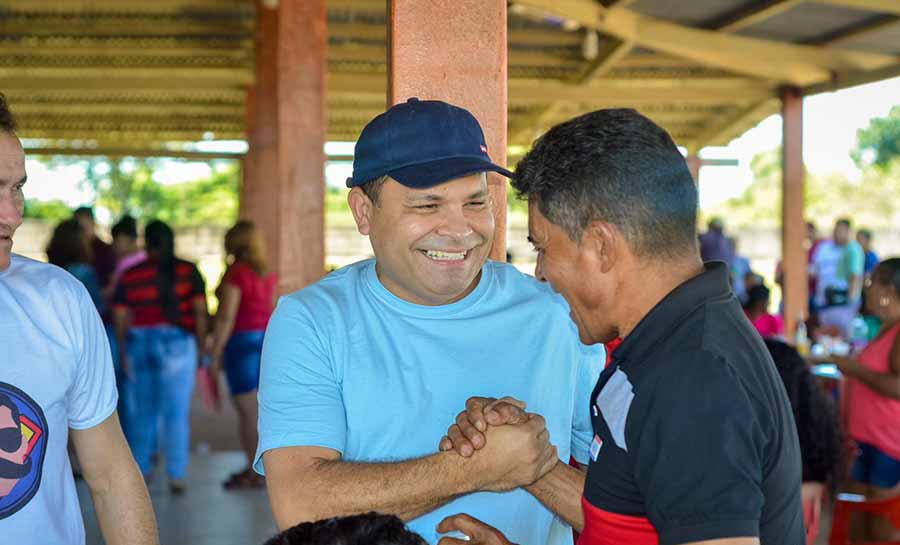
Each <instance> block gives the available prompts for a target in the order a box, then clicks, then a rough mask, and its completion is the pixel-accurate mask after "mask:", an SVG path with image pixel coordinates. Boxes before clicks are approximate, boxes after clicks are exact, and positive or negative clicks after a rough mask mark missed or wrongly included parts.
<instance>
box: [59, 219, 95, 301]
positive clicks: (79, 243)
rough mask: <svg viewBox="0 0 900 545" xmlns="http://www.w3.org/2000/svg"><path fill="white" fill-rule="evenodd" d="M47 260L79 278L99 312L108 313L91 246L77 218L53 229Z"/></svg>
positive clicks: (61, 223)
mask: <svg viewBox="0 0 900 545" xmlns="http://www.w3.org/2000/svg"><path fill="white" fill-rule="evenodd" d="M47 261H49V262H50V263H51V264H53V265H56V266H57V267H60V268H63V269H65V270H66V271H68V272H69V274H71V275H72V276H74V277H75V278H77V279H78V280H79V281H80V282H81V283H82V284H83V285H84V287H85V289H87V291H88V294H90V296H91V301H93V302H94V306H95V307H96V308H97V312H99V313H100V315H101V316H103V315H104V314H105V313H106V303H105V302H104V301H103V293H102V292H101V291H100V284H99V283H98V282H97V274H96V272H95V271H94V267H93V266H91V247H90V245H89V244H88V243H87V240H86V238H85V235H84V231H83V230H82V228H81V225H80V224H79V223H78V221H77V220H75V219H68V220H65V221H63V222H60V223H59V225H57V226H56V228H55V229H53V236H52V237H51V238H50V242H49V243H48V244H47Z"/></svg>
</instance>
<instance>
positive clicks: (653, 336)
mask: <svg viewBox="0 0 900 545" xmlns="http://www.w3.org/2000/svg"><path fill="white" fill-rule="evenodd" d="M703 268H704V271H703V272H702V273H701V274H699V275H697V276H695V277H693V278H691V279H689V280H687V281H686V282H684V283H683V284H681V285H679V286H678V287H676V288H675V289H674V290H672V291H671V292H669V294H668V295H666V296H665V297H664V298H663V299H662V301H660V302H659V303H657V304H656V306H655V307H653V309H652V310H651V311H650V312H649V313H647V315H646V316H644V317H643V319H641V321H640V322H638V325H637V326H636V327H635V328H634V329H633V330H632V331H631V333H630V334H629V335H628V336H627V337H625V340H623V341H622V344H621V345H619V347H618V348H616V349H615V351H614V352H613V354H612V355H613V361H615V362H617V363H624V362H633V363H635V364H636V363H640V361H641V360H642V359H644V358H645V357H646V356H648V355H650V354H652V353H653V351H654V349H655V347H656V345H657V344H659V342H660V341H662V340H664V339H666V338H667V337H669V335H670V334H671V333H672V332H673V331H674V330H675V328H677V327H678V326H679V325H681V323H682V321H683V319H684V318H686V317H687V316H688V315H690V314H691V313H692V312H694V311H695V310H696V309H698V308H699V307H701V306H703V305H704V304H706V303H708V302H710V301H712V300H717V299H726V298H730V297H732V291H731V282H730V279H729V270H728V265H726V264H725V263H724V262H722V261H710V262H708V263H704V265H703ZM697 334H701V332H699V331H698V332H697Z"/></svg>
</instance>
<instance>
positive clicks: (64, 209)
mask: <svg viewBox="0 0 900 545" xmlns="http://www.w3.org/2000/svg"><path fill="white" fill-rule="evenodd" d="M25 217H26V218H34V219H43V220H48V221H53V222H57V221H62V220H65V219H69V218H71V217H72V209H71V208H69V205H68V204H66V203H64V202H62V201H61V200H58V199H56V200H52V201H39V200H37V199H26V200H25Z"/></svg>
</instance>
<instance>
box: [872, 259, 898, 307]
mask: <svg viewBox="0 0 900 545" xmlns="http://www.w3.org/2000/svg"><path fill="white" fill-rule="evenodd" d="M872 281H873V282H877V283H879V284H882V285H887V286H892V287H893V288H894V293H896V294H897V296H898V297H900V257H891V258H888V259H885V260H884V261H882V262H881V263H879V264H878V265H877V266H876V267H875V270H874V271H872Z"/></svg>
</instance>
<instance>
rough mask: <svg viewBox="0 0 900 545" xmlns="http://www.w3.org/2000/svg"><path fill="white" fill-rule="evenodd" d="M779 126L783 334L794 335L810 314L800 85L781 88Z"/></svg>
mask: <svg viewBox="0 0 900 545" xmlns="http://www.w3.org/2000/svg"><path fill="white" fill-rule="evenodd" d="M781 102H782V110H781V112H782V113H781V116H782V120H783V128H782V146H783V153H782V163H781V168H782V208H781V259H782V264H783V267H784V284H783V289H784V293H783V294H782V296H783V298H784V321H785V334H786V335H787V336H788V337H789V338H790V337H791V336H793V334H794V331H795V328H796V325H797V319H798V318H799V317H801V316H802V317H803V318H807V317H808V316H809V308H808V288H807V282H808V281H807V257H806V249H805V248H804V239H805V237H806V220H805V218H804V212H803V207H804V195H803V186H804V177H805V171H804V168H803V95H802V94H801V92H800V90H799V89H795V88H786V89H783V90H782V92H781Z"/></svg>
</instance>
